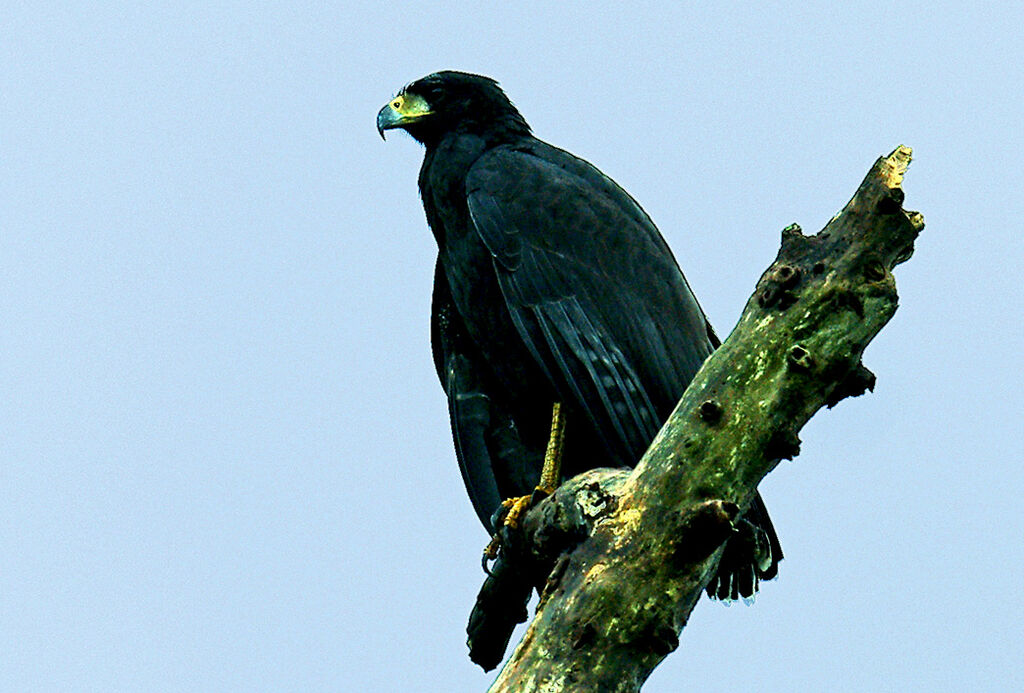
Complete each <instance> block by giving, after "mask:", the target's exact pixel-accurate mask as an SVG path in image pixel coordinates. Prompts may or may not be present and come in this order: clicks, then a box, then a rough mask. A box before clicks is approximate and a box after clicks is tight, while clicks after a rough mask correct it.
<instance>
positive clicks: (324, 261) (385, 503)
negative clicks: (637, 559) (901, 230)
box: [0, 2, 1024, 692]
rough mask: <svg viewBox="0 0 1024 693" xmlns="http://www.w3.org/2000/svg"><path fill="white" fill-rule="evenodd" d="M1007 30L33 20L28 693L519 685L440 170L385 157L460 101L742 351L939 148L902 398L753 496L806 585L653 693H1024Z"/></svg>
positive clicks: (870, 405) (15, 150)
mask: <svg viewBox="0 0 1024 693" xmlns="http://www.w3.org/2000/svg"><path fill="white" fill-rule="evenodd" d="M1011 4H1012V3H998V4H982V5H973V6H972V7H971V9H961V8H957V7H955V6H952V5H950V6H945V7H944V6H942V4H941V3H939V4H936V3H900V4H899V5H894V6H891V7H886V6H882V5H878V4H877V3H844V4H843V5H841V6H836V5H833V4H831V3H829V4H821V5H818V6H812V7H808V6H807V4H806V3H801V7H800V9H797V10H789V9H786V8H785V7H784V6H778V5H776V6H772V7H766V8H764V9H762V10H758V11H753V10H750V9H748V8H745V7H743V6H742V5H740V4H736V3H715V4H714V8H713V9H687V8H686V7H683V6H681V5H677V4H675V3H671V4H670V3H662V4H637V3H628V4H627V3H602V2H596V3H594V2H591V3H573V2H563V3H559V4H557V6H555V7H551V6H548V5H546V4H539V3H538V4H533V3H520V4H519V5H517V8H518V9H514V10H511V9H509V10H494V9H481V5H479V4H477V3H465V4H459V3H446V2H439V3H429V4H428V3H423V4H418V5H415V6H412V5H410V6H401V5H386V4H384V3H379V2H377V3H357V4H353V3H341V4H338V5H337V6H334V5H331V4H325V3H312V2H289V3H280V4H276V3H275V4H266V3H250V2H237V3H209V2H203V3H195V4H188V3H176V4H174V5H173V6H169V7H164V8H160V7H155V6H153V5H151V4H145V5H139V4H135V3H131V4H120V3H111V2H105V3H76V2H64V3H55V4H49V5H48V6H45V5H44V4H43V3H32V4H31V5H29V4H24V5H23V6H22V7H21V8H20V9H19V8H15V7H13V3H8V4H6V5H4V6H3V7H2V8H0V316H2V324H3V328H2V329H0V392H2V397H0V555H2V556H3V559H2V560H0V660H2V662H3V664H2V665H0V690H2V691H56V690H61V691H64V690H75V691H78V690H81V691H109V690H137V691H164V690H166V691H187V690H205V691H283V690H302V691H337V690H380V691H391V690H409V691H421V690H422V691H478V690H483V689H484V688H485V687H486V685H487V684H488V683H489V681H490V680H491V679H492V675H485V674H483V673H482V672H480V671H479V670H478V669H476V668H475V667H474V666H473V665H471V664H470V662H469V660H468V659H467V658H466V654H465V647H464V644H463V643H464V639H465V635H464V626H465V621H466V616H467V615H468V612H469V608H470V606H471V605H472V602H473V598H474V596H475V594H476V589H477V588H478V586H479V583H480V581H481V577H482V575H481V573H480V570H479V565H478V563H479V560H478V559H479V552H480V550H481V548H482V546H483V545H484V543H486V539H487V537H486V536H485V535H484V532H483V530H482V528H481V527H480V526H479V524H478V522H477V520H476V518H475V516H474V514H473V512H472V509H471V507H470V504H469V502H468V500H467V498H466V496H465V492H464V491H463V489H462V483H461V480H460V478H459V474H458V470H457V467H456V465H455V461H454V454H453V452H452V447H451V442H450V439H449V433H448V429H447V425H448V424H447V419H446V408H445V403H444V400H443V397H442V394H441V390H440V388H439V386H438V384H437V382H436V378H435V376H434V372H433V366H432V363H431V360H430V355H429V346H428V321H427V316H428V312H429V294H430V282H431V276H432V267H433V256H434V246H433V240H432V239H431V237H430V234H429V232H428V230H427V228H426V224H425V221H424V219H423V213H422V210H421V208H420V205H419V200H418V195H417V191H416V173H417V170H418V167H419V162H420V158H421V151H420V148H419V146H418V145H416V144H415V143H414V142H413V141H412V140H411V139H409V138H407V137H405V136H402V135H400V134H396V136H394V137H391V138H389V140H388V142H387V144H384V143H382V142H381V141H380V139H379V138H378V137H377V133H376V131H375V128H374V116H375V114H376V111H377V109H378V108H379V107H380V105H381V104H383V103H384V102H385V100H386V99H387V98H388V97H389V96H391V94H392V93H393V92H394V91H395V90H396V89H398V88H399V87H401V86H402V85H403V84H404V83H406V82H408V81H410V80H412V79H415V78H417V77H420V76H422V75H424V74H426V73H429V72H432V71H434V70H438V69H444V68H455V69H463V70H469V71H475V72H482V73H486V74H489V75H491V76H493V77H495V78H497V79H499V80H500V81H501V82H502V83H503V85H504V86H505V87H506V89H507V91H508V92H509V94H510V95H511V97H512V99H513V100H514V101H515V102H516V103H517V104H518V105H519V106H520V108H521V110H522V111H523V113H524V114H525V116H526V118H527V119H528V120H529V121H530V122H531V124H532V125H533V126H534V129H535V132H536V134H537V135H538V136H540V137H541V138H543V139H547V140H549V141H551V142H553V143H555V144H558V145H560V146H563V147H565V148H568V149H570V150H571V151H573V152H575V153H577V154H579V155H581V156H584V157H586V158H588V159H590V160H591V161H592V162H594V163H595V164H596V165H598V166H599V167H600V168H602V169H603V170H604V171H605V172H607V173H608V174H609V175H611V176H613V177H614V178H616V179H617V180H618V181H619V182H620V183H621V184H622V185H623V186H624V187H625V188H626V189H627V190H629V191H630V192H631V193H632V194H633V195H634V196H635V197H636V198H637V199H638V200H639V201H640V202H641V204H642V205H643V206H644V207H645V208H646V209H647V211H648V212H649V213H650V214H651V215H652V217H653V218H654V219H655V221H656V222H657V223H658V225H659V226H660V228H661V229H662V231H663V233H664V234H665V236H666V237H667V239H668V241H669V243H670V244H671V245H672V247H673V248H674V250H675V251H676V254H677V256H678V258H679V261H680V263H681V264H682V266H683V268H684V270H685V272H686V274H687V276H688V278H689V280H690V282H691V284H692V285H693V287H694V290H695V291H696V293H697V295H698V296H699V298H700V300H701V301H702V303H703V305H704V307H705V309H706V310H707V311H708V313H709V315H710V317H711V319H712V321H713V322H714V324H715V325H716V326H717V328H718V331H719V332H720V333H722V334H723V335H724V334H725V333H728V331H729V330H730V328H731V326H732V325H733V324H734V322H735V320H736V318H737V317H738V315H739V312H740V310H741V308H742V305H743V303H744V301H745V299H746V298H747V296H748V295H749V293H750V291H751V290H752V288H753V286H754V283H755V282H756V280H757V278H758V276H759V275H760V273H761V271H762V270H763V269H764V268H765V267H766V266H767V265H768V263H769V262H770V261H771V260H772V258H773V257H774V254H775V251H776V248H777V244H778V239H779V231H780V229H782V227H784V226H785V225H787V224H789V223H790V222H794V221H795V222H798V223H800V224H802V225H803V226H804V228H805V229H806V230H808V231H817V230H818V229H819V228H820V227H821V226H822V225H823V224H824V223H825V222H826V221H827V220H828V219H829V218H830V216H831V215H832V214H833V213H834V212H835V211H836V210H838V209H839V208H840V207H841V206H842V205H843V204H844V203H845V202H846V200H847V199H848V197H849V196H850V194H851V193H852V192H853V190H854V189H855V188H856V186H857V184H858V183H859V182H860V180H861V178H862V177H863V175H864V173H865V172H866V171H867V169H868V168H869V166H870V165H871V163H872V162H873V161H874V159H875V158H876V157H877V156H879V155H881V154H885V153H888V152H889V151H890V150H891V149H893V148H894V147H895V146H896V145H897V144H900V143H905V144H908V145H910V146H912V147H913V148H914V150H915V161H914V164H913V165H912V167H911V169H910V172H909V175H908V177H907V180H906V185H905V189H906V193H907V206H908V207H909V208H911V209H920V210H921V211H922V212H923V213H924V215H925V218H926V220H927V222H928V227H927V228H926V230H925V232H924V234H923V235H922V237H921V239H920V241H919V243H918V248H917V253H916V255H915V256H914V258H913V260H912V261H911V262H909V263H908V264H906V265H904V266H902V267H900V268H899V270H898V272H897V280H898V282H899V287H900V294H901V308H900V311H899V312H898V313H897V314H896V317H895V318H894V320H893V321H892V323H891V324H890V325H889V326H888V327H887V328H886V330H885V331H884V332H883V333H882V335H881V336H880V337H879V338H878V339H877V340H876V341H875V343H874V344H873V345H872V346H871V348H870V349H869V350H868V352H867V355H866V359H865V360H866V363H867V365H868V366H869V367H870V368H872V369H873V370H874V371H875V372H876V373H877V374H878V386H877V388H876V391H875V393H874V394H872V395H869V396H867V397H863V398H860V399H857V400H853V401H847V402H844V403H842V404H841V405H840V406H839V407H838V408H837V409H835V410H833V411H831V412H822V413H821V414H819V415H818V416H817V417H816V418H815V419H814V420H813V421H812V422H811V424H810V425H809V426H808V427H807V428H806V429H805V430H804V432H803V434H802V435H803V439H804V446H803V453H802V454H801V455H800V457H799V458H797V459H796V460H795V461H794V462H792V463H786V464H784V465H782V466H781V467H780V468H779V469H778V470H777V471H775V472H774V473H773V474H772V475H771V476H770V477H769V478H768V479H767V480H766V482H765V483H764V484H763V485H762V490H763V493H764V496H765V499H766V501H767V503H768V505H769V507H770V508H771V511H772V516H773V518H774V520H775V524H776V527H777V528H778V531H779V534H780V536H781V538H782V542H783V546H784V547H785V550H786V554H787V558H786V561H785V562H784V563H783V564H782V567H781V575H780V578H779V579H778V580H777V581H775V582H773V583H769V584H767V585H765V586H764V588H763V591H762V594H761V596H760V597H759V599H758V601H757V604H756V606H754V607H752V608H744V607H741V606H740V607H733V608H731V609H725V608H722V607H721V606H718V605H714V604H708V603H702V604H701V605H700V606H699V607H698V608H697V610H696V611H695V613H694V615H693V618H692V621H691V623H690V626H689V627H688V628H687V629H686V631H685V633H684V636H683V638H682V640H681V644H680V648H679V650H678V651H677V652H676V653H674V654H673V655H671V656H670V657H669V659H668V660H667V661H666V663H665V664H664V665H663V666H662V667H661V668H659V669H658V670H657V672H656V673H655V675H654V676H653V677H652V678H651V680H650V683H649V685H648V687H647V688H646V689H645V690H647V691H652V692H658V691H666V692H667V691H678V690H683V689H690V688H692V689H695V690H697V689H699V690H704V691H709V692H715V691H735V690H757V691H801V690H807V691H817V690H830V691H880V690H899V691H942V690H950V691H956V690H992V691H1003V690H1011V689H1013V688H1015V687H1016V688H1020V687H1021V686H1024V680H1022V679H1024V665H1022V664H1021V662H1022V661H1024V654H1022V647H1021V642H1022V637H1024V633H1022V626H1021V623H1022V614H1021V611H1022V609H1021V598H1020V596H1019V594H1018V592H1019V590H1020V586H1021V580H1022V572H1024V559H1022V553H1021V543H1022V540H1024V521H1022V512H1021V505H1020V498H1021V495H1022V493H1024V475H1022V470H1021V462H1022V458H1024V455H1022V444H1021V424H1020V421H1019V419H1020V416H1021V411H1022V405H1024V396H1022V386H1024V379H1022V377H1021V356H1020V355H1021V353H1022V349H1024V330H1022V328H1021V322H1020V321H1021V316H1022V314H1024V300H1022V293H1024V292H1022V290H1021V276H1022V261H1024V244H1022V240H1021V228H1020V225H1021V223H1020V220H1021V218H1022V217H1024V209H1022V191H1024V175H1022V173H1021V161H1022V158H1024V146H1022V140H1024V138H1022V136H1021V126H1022V115H1024V110H1022V107H1021V97H1020V92H1021V87H1022V84H1024V70H1022V65H1024V50H1022V48H1021V41H1020V36H1019V33H1020V32H1019V29H1020V27H1021V26H1024V16H1021V14H1020V13H1019V10H1011V9H1007V8H1008V7H1010V5H1011ZM812 5H813V3H812Z"/></svg>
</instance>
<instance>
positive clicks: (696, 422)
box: [491, 146, 924, 693]
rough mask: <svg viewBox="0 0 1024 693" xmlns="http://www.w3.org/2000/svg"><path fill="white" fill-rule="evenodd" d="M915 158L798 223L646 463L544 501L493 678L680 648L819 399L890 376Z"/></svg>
mask: <svg viewBox="0 0 1024 693" xmlns="http://www.w3.org/2000/svg"><path fill="white" fill-rule="evenodd" d="M909 163H910V149H909V148H907V147H903V146H901V147H899V148H897V149H896V151H894V152H893V153H892V154H891V155H889V156H888V157H885V158H881V159H879V160H878V161H877V162H876V163H875V165H874V166H873V167H872V169H871V171H870V172H869V173H868V175H867V177H866V178H865V179H864V182H863V183H862V184H861V186H860V188H859V189H858V190H857V192H856V194H855V195H854V196H853V199H852V200H850V202H849V203H848V204H847V205H846V207H845V208H844V209H843V210H842V211H841V212H840V213H839V214H837V215H836V216H835V217H834V218H833V219H832V220H831V221H830V222H829V223H828V224H827V225H826V226H825V228H824V229H823V230H822V231H821V232H820V233H818V234H817V235H815V236H804V235H803V234H802V233H801V231H800V229H799V227H796V226H795V225H794V226H791V227H789V228H787V229H785V230H784V231H783V233H782V247H781V249H780V251H779V254H778V257H777V258H776V260H775V262H774V263H773V264H772V265H771V267H769V268H768V270H767V271H766V272H765V273H764V275H763V276H762V277H761V279H760V281H759V282H758V284H757V288H756V291H755V292H754V295H753V296H752V297H751V298H750V300H749V301H748V302H747V305H746V307H745V308H744V311H743V314H742V316H741V318H740V320H739V323H738V324H737V325H736V328H735V329H734V330H733V332H732V334H730V335H729V338H728V339H727V340H726V341H725V343H724V344H722V346H721V348H719V349H718V350H717V351H716V352H715V353H714V354H713V355H712V356H711V358H710V359H708V361H707V362H706V363H705V364H704V366H703V368H701V370H700V372H699V373H698V374H697V376H696V377H695V378H694V380H693V382H692V383H691V384H690V386H689V388H688V389H687V390H686V393H685V395H684V396H683V398H682V399H681V400H680V402H679V405H678V406H677V408H676V410H675V412H674V413H673V414H672V416H671V418H670V419H669V420H668V422H667V423H666V424H665V426H664V428H663V429H662V431H661V433H659V435H658V436H657V438H656V439H655V440H654V442H653V443H652V445H651V447H650V449H649V450H648V451H647V453H646V454H645V455H644V457H643V459H642V460H641V461H640V463H639V465H638V466H637V467H636V468H635V469H634V470H631V471H630V470H626V471H623V470H594V471H591V472H588V473H587V474H584V475H581V476H580V477H576V478H575V479H573V480H571V481H570V482H568V483H566V484H565V485H563V487H562V488H561V489H560V490H559V491H558V492H557V493H555V494H554V495H553V496H551V497H550V498H548V499H546V500H544V501H543V502H542V503H540V504H538V505H537V506H536V507H535V508H533V509H531V510H530V512H529V513H528V514H527V516H526V518H525V520H524V522H523V533H522V536H523V544H524V545H525V546H527V547H528V552H530V553H531V556H532V557H531V559H530V560H533V561H534V562H539V563H540V564H541V565H543V569H544V571H545V574H547V573H550V575H549V576H548V579H547V585H546V587H545V588H544V591H543V594H542V599H541V603H540V605H539V607H538V610H537V613H536V615H535V617H534V620H533V622H532V623H531V624H530V626H529V629H528V630H527V632H526V635H525V636H524V638H523V640H522V642H521V643H520V644H519V646H518V647H517V648H516V650H515V653H514V654H513V655H512V657H511V658H510V660H509V661H508V662H507V664H506V665H505V667H504V669H503V670H502V671H501V673H500V674H499V676H498V678H497V680H496V681H495V682H494V684H493V686H492V687H491V691H514V692H515V693H530V692H532V691H636V690H639V688H640V686H641V685H642V684H643V682H644V681H645V680H646V679H647V677H648V676H649V675H650V673H651V671H652V670H653V669H654V668H655V667H656V666H657V665H658V664H659V663H660V662H661V660H662V659H663V658H664V657H665V656H666V655H667V654H668V653H670V652H671V651H672V650H674V649H675V648H676V646H677V645H678V642H679V640H678V636H679V633H680V631H681V630H682V628H683V627H684V626H685V625H686V621H687V618H688V617H689V614H690V612H691V610H692V609H693V607H694V605H695V604H696V602H697V600H698V599H699V598H700V595H701V593H702V590H703V587H704V585H705V584H706V583H707V582H708V581H709V580H710V578H711V576H712V575H713V573H714V569H715V566H716V564H717V561H718V559H719V554H720V552H721V546H722V543H723V542H724V541H725V539H726V538H727V537H728V536H729V534H730V532H731V531H732V522H733V520H735V519H736V517H737V515H738V514H739V512H740V510H741V509H742V508H744V507H746V505H747V504H748V503H749V502H750V501H751V499H752V498H753V495H754V492H755V490H756V489H757V485H758V483H759V482H760V481H761V479H763V478H764V476H765V475H766V474H767V473H768V472H770V471H771V470H772V469H773V468H774V467H775V466H776V464H778V462H779V460H780V459H783V458H792V457H794V456H795V455H796V454H797V453H798V452H799V444H800V440H799V437H798V436H797V432H798V431H799V430H800V429H801V428H802V427H803V425H804V424H805V423H806V422H807V421H808V419H810V418H811V416H812V415H813V414H814V413H815V412H816V411H818V410H819V409H820V408H821V407H823V406H832V405H834V404H835V403H836V402H838V401H839V400H841V399H843V398H844V397H847V396H853V395H858V394H861V393H862V392H864V390H865V389H870V388H871V387H872V386H873V384H874V376H873V375H872V374H871V373H870V371H868V370H867V369H866V368H864V366H863V365H862V363H861V354H862V353H863V351H864V348H865V347H866V346H867V345H868V343H869V342H870V341H871V339H872V338H873V337H874V336H875V335H876V334H877V333H878V332H879V330H881V328H882V327H883V326H884V325H885V324H886V322H888V320H889V319H890V318H891V317H892V315H893V313H894V312H895V311H896V307H897V295H896V285H895V282H894V280H893V276H892V273H891V271H892V269H893V268H894V267H895V266H896V265H897V264H899V263H900V262H903V261H905V260H906V259H908V258H909V257H910V254H911V252H912V250H913V243H914V239H915V238H916V237H917V235H918V233H919V232H920V231H921V229H922V228H923V227H924V222H923V220H922V217H921V215H920V214H918V213H916V212H906V211H904V210H903V208H902V202H903V191H902V189H901V187H900V186H901V183H902V180H903V175H904V173H905V171H906V169H907V166H908V164H909ZM581 536H583V537H585V538H584V539H582V541H580V540H579V537H581ZM550 537H561V538H563V539H564V538H565V537H575V539H573V541H572V542H570V545H569V546H568V547H566V546H565V542H564V541H563V542H562V543H561V544H560V543H559V542H557V541H556V542H551V541H545V538H550ZM556 554H557V555H556ZM680 685H681V686H682V685H685V682H680Z"/></svg>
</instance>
